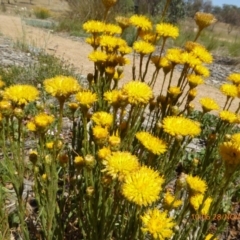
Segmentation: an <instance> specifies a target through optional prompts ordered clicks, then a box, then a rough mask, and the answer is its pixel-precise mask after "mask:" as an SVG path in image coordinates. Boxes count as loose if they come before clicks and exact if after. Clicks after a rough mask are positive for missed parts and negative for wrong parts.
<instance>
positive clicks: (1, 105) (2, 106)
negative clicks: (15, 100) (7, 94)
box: [0, 100, 12, 112]
mask: <svg viewBox="0 0 240 240" xmlns="http://www.w3.org/2000/svg"><path fill="white" fill-rule="evenodd" d="M9 110H12V104H11V102H10V101H6V100H2V101H0V112H5V111H9Z"/></svg>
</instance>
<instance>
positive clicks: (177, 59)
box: [166, 48, 183, 64]
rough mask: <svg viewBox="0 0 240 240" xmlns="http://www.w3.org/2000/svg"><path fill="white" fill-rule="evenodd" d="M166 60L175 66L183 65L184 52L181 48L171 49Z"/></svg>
mask: <svg viewBox="0 0 240 240" xmlns="http://www.w3.org/2000/svg"><path fill="white" fill-rule="evenodd" d="M166 58H167V59H168V60H169V61H171V62H172V63H173V64H182V63H183V62H182V50H181V49H180V48H169V49H168V50H167V53H166Z"/></svg>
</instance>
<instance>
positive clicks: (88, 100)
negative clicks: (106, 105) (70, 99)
mask: <svg viewBox="0 0 240 240" xmlns="http://www.w3.org/2000/svg"><path fill="white" fill-rule="evenodd" d="M75 98H76V100H77V101H78V102H79V103H80V106H82V107H86V108H90V107H91V106H92V105H93V104H94V103H95V102H96V101H97V94H96V93H92V92H91V91H83V92H78V93H77V94H76V95H75Z"/></svg>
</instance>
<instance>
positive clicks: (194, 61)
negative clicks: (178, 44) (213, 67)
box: [181, 52, 202, 68]
mask: <svg viewBox="0 0 240 240" xmlns="http://www.w3.org/2000/svg"><path fill="white" fill-rule="evenodd" d="M181 59H182V64H187V65H189V67H191V68H195V67H196V66H197V65H200V64H201V63H202V61H201V60H200V59H199V58H198V57H197V56H196V55H195V54H193V53H192V52H190V53H189V52H182V55H181Z"/></svg>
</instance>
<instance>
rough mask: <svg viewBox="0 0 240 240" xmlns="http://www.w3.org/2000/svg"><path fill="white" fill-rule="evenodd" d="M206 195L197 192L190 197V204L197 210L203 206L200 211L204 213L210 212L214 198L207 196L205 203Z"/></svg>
mask: <svg viewBox="0 0 240 240" xmlns="http://www.w3.org/2000/svg"><path fill="white" fill-rule="evenodd" d="M203 198H204V195H202V194H196V195H193V196H191V197H190V204H191V205H192V207H193V208H194V210H195V211H196V212H198V210H199V208H200V207H201V211H200V212H199V213H200V214H202V215H207V214H208V212H209V208H210V205H211V203H212V198H209V197H208V198H207V199H206V200H205V201H204V203H203Z"/></svg>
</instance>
